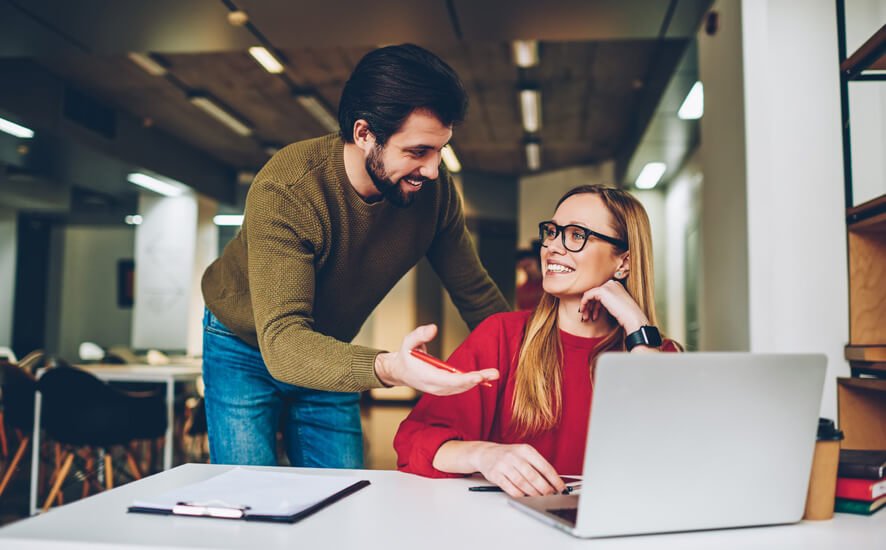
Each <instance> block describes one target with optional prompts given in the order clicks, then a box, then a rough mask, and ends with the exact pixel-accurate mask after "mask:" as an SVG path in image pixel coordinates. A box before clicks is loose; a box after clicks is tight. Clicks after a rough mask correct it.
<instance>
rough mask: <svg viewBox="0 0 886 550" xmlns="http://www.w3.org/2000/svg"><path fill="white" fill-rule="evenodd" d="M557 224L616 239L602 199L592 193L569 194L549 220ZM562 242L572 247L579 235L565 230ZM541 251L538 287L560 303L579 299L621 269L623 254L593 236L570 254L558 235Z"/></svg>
mask: <svg viewBox="0 0 886 550" xmlns="http://www.w3.org/2000/svg"><path fill="white" fill-rule="evenodd" d="M552 221H553V222H554V223H556V224H557V225H561V226H564V225H578V226H581V227H584V228H587V229H591V230H593V231H596V232H597V233H602V234H603V235H608V236H610V237H616V238H618V233H616V231H615V229H614V225H613V221H612V215H611V214H610V213H609V210H608V209H607V208H606V206H605V205H604V204H603V200H602V199H601V198H600V197H599V196H598V195H596V194H594V193H581V194H578V195H573V196H571V197H569V198H568V199H566V200H565V201H563V204H561V205H560V206H559V207H558V208H557V211H556V212H555V213H554V217H553V219H552ZM567 231H570V233H567V235H566V242H567V243H570V248H576V246H575V243H576V242H577V241H576V239H581V238H582V232H580V231H575V230H574V229H573V228H569V230H567ZM542 244H543V245H544V246H543V247H542V249H541V261H542V268H543V269H542V271H543V274H544V280H543V283H542V286H543V288H544V290H545V292H547V293H548V294H551V295H553V296H556V297H557V298H560V299H561V300H562V299H564V298H568V297H574V296H581V295H582V294H584V293H585V292H586V291H588V290H590V289H592V288H595V287H598V286H601V285H602V284H604V283H605V282H606V281H608V280H609V279H612V278H613V277H614V275H615V272H616V271H617V270H618V269H619V267H620V266H622V258H623V257H624V256H625V255H626V254H627V252H623V253H621V254H619V253H618V251H617V250H616V248H615V247H614V246H613V245H612V244H610V243H607V242H606V241H603V240H601V239H598V238H596V237H594V236H593V235H589V236H588V237H587V242H586V243H585V245H584V248H582V249H581V251H580V252H571V251H569V250H566V248H565V247H564V246H563V241H562V232H561V234H560V235H557V236H556V237H555V238H553V239H545V240H544V242H543V243H542Z"/></svg>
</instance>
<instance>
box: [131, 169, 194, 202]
mask: <svg viewBox="0 0 886 550" xmlns="http://www.w3.org/2000/svg"><path fill="white" fill-rule="evenodd" d="M126 181H128V182H129V183H133V184H135V185H138V186H139V187H142V188H144V189H147V190H149V191H153V192H155V193H159V194H161V195H164V196H166V197H177V196H179V195H181V194H182V193H184V192H185V190H186V189H187V186H186V185H185V184H183V183H181V182H178V181H175V180H173V179H169V178H160V177H158V176H149V175H147V174H142V173H141V172H133V173H131V174H129V175H128V176H126Z"/></svg>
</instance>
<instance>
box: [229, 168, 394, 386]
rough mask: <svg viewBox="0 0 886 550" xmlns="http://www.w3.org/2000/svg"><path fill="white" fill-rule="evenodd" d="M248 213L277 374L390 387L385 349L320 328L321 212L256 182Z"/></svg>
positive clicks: (266, 348) (256, 284)
mask: <svg viewBox="0 0 886 550" xmlns="http://www.w3.org/2000/svg"><path fill="white" fill-rule="evenodd" d="M246 212H247V217H248V218H249V219H248V220H247V223H248V226H247V227H246V238H247V243H248V251H249V252H248V266H249V290H250V294H251V297H252V307H253V314H254V317H255V329H256V334H257V339H258V344H259V349H260V350H261V353H262V357H263V358H264V360H265V364H266V365H267V367H268V371H269V372H270V373H271V375H272V376H273V377H274V378H276V379H277V380H280V381H281V382H285V383H287V384H294V385H297V386H303V387H307V388H314V389H320V390H328V391H362V390H366V389H369V388H375V387H382V386H383V384H382V383H381V381H380V380H379V379H378V378H377V377H376V375H375V357H376V355H378V354H379V353H380V351H379V350H374V349H371V348H366V347H363V346H356V345H352V344H347V343H344V342H341V341H339V340H336V339H335V338H332V337H330V336H326V335H323V334H320V333H318V332H316V331H314V329H313V323H314V319H313V307H314V284H315V272H314V262H315V260H316V258H317V256H319V255H320V254H322V253H324V250H323V247H324V242H325V239H324V235H323V228H322V225H321V223H320V221H319V220H318V217H317V214H316V213H315V212H313V211H311V209H310V207H309V206H306V205H303V204H300V203H298V201H297V200H295V199H294V198H292V196H291V195H290V194H288V193H286V192H285V187H282V186H280V185H278V184H275V183H274V182H270V181H257V182H255V183H254V184H253V186H252V188H251V189H250V190H249V194H248V196H247V199H246ZM256 213H257V214H258V215H257V216H256V215H255V214H256ZM249 214H253V216H249ZM283 281H285V282H286V284H281V283H282V282H283Z"/></svg>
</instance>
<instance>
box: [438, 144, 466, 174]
mask: <svg viewBox="0 0 886 550" xmlns="http://www.w3.org/2000/svg"><path fill="white" fill-rule="evenodd" d="M440 155H441V156H442V157H443V164H445V165H446V169H447V170H449V172H450V173H451V174H458V173H459V172H461V163H460V162H459V161H458V157H457V156H455V151H454V150H453V149H452V146H451V145H446V146H445V147H443V149H442V150H441V151H440Z"/></svg>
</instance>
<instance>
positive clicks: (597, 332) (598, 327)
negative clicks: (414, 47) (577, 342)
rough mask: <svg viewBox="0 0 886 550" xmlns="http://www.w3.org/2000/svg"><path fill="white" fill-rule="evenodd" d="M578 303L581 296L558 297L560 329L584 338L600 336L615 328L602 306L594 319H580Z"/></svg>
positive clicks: (613, 322) (612, 320) (558, 322)
mask: <svg viewBox="0 0 886 550" xmlns="http://www.w3.org/2000/svg"><path fill="white" fill-rule="evenodd" d="M580 305H581V296H576V297H569V298H561V299H560V305H559V308H558V310H557V324H558V325H559V327H560V330H564V331H566V332H568V333H569V334H574V335H575V336H582V337H585V338H601V337H603V336H606V335H607V334H609V333H610V332H611V331H612V329H613V328H615V320H614V319H613V318H612V317H611V316H610V315H609V314H608V313H607V312H606V310H605V309H602V308H601V310H600V314H599V315H598V316H597V320H596V321H594V320H591V319H587V320H585V321H582V320H581V318H582V315H583V314H582V313H579V312H578V308H579V306H580ZM589 305H590V304H589ZM584 315H585V316H587V315H588V314H584Z"/></svg>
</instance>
